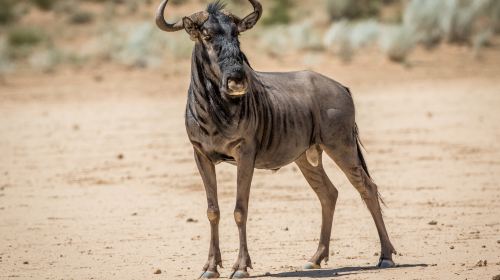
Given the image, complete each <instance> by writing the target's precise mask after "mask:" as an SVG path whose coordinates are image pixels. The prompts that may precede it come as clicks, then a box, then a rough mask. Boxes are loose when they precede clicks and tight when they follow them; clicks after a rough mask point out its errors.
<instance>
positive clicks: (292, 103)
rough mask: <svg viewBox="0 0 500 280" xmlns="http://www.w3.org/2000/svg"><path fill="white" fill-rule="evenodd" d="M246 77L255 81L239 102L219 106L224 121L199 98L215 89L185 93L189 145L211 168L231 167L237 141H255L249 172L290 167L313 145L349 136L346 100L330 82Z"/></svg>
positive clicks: (296, 75) (309, 77)
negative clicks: (223, 164) (219, 164)
mask: <svg viewBox="0 0 500 280" xmlns="http://www.w3.org/2000/svg"><path fill="white" fill-rule="evenodd" d="M246 67H248V68H249V66H248V65H247V66H246ZM249 72H250V68H249ZM193 74H195V73H193ZM252 75H253V76H252V77H251V78H250V79H255V80H253V81H252V82H250V84H251V87H250V88H249V89H248V91H249V92H248V93H247V94H246V95H245V96H244V97H241V99H238V100H226V101H225V102H227V104H226V106H227V108H225V109H224V110H226V111H227V113H226V114H227V116H228V118H227V119H224V118H222V117H220V116H219V115H220V112H218V113H216V110H221V108H219V107H217V106H216V105H215V104H216V102H214V101H212V100H211V99H210V98H211V97H210V96H204V95H203V91H207V90H214V89H216V88H210V89H207V88H204V89H201V90H200V89H199V88H198V89H195V88H194V87H191V88H190V90H189V95H188V102H187V108H186V128H187V132H188V136H189V139H190V140H191V142H192V143H194V144H195V145H196V147H197V148H198V149H200V150H201V151H203V153H204V154H206V155H207V156H209V157H210V159H211V160H213V161H214V162H221V161H226V162H230V163H235V162H234V155H233V154H232V153H233V148H234V146H235V145H237V144H238V143H239V142H240V141H255V142H256V145H257V147H258V149H257V150H258V152H257V154H256V158H255V168H259V169H277V168H280V167H282V166H284V165H287V164H289V163H292V162H294V161H295V160H296V159H297V158H298V157H299V156H300V155H301V154H303V153H304V151H305V150H307V149H308V148H309V147H311V146H313V145H316V144H322V143H323V141H326V142H327V143H329V144H334V142H335V141H338V140H342V139H341V138H342V137H343V135H345V133H343V132H344V131H346V130H350V131H351V132H352V128H353V126H354V105H353V101H352V97H351V94H350V93H349V91H348V90H347V89H346V88H345V87H343V86H342V85H341V84H339V83H337V82H335V81H334V80H331V79H329V78H327V77H325V76H323V75H320V74H318V73H315V72H311V71H300V72H290V73H264V72H253V73H252ZM198 78H199V77H198ZM193 79H197V77H193ZM198 82H199V84H204V83H203V82H201V81H198ZM198 82H196V84H198ZM196 90H198V91H196ZM351 134H352V133H348V135H349V136H348V137H349V138H350V136H351ZM339 138H340V139H339ZM347 140H350V139H347Z"/></svg>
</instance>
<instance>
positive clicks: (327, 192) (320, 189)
mask: <svg viewBox="0 0 500 280" xmlns="http://www.w3.org/2000/svg"><path fill="white" fill-rule="evenodd" d="M310 149H315V153H316V154H317V155H318V160H317V166H313V165H312V164H311V161H310V160H308V158H307V155H306V154H305V153H304V154H303V155H302V156H300V157H299V158H298V159H297V160H296V161H295V163H296V164H297V166H298V167H299V169H300V171H301V172H302V174H303V175H304V177H305V178H306V180H307V182H308V183H309V185H310V186H311V188H312V189H313V190H314V192H315V193H316V195H317V196H318V199H319V201H320V203H321V216H322V220H321V235H320V238H319V244H318V249H317V250H316V253H315V254H314V255H313V256H312V257H311V258H310V259H309V262H308V263H307V264H306V265H305V266H304V268H305V269H314V268H320V267H321V261H322V260H324V261H325V262H326V261H328V254H329V247H330V235H331V230H332V221H333V213H334V211H335V204H336V202H337V197H338V191H337V189H336V188H335V186H334V185H333V184H332V182H331V181H330V179H328V176H327V175H326V173H325V170H324V169H323V163H322V160H321V155H322V151H321V149H319V148H318V147H317V146H316V147H311V148H310Z"/></svg>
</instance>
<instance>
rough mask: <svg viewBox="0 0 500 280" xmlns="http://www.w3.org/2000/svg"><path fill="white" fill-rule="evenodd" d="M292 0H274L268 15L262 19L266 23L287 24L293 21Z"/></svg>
mask: <svg viewBox="0 0 500 280" xmlns="http://www.w3.org/2000/svg"><path fill="white" fill-rule="evenodd" d="M292 7H293V3H292V0H273V1H272V4H271V7H270V8H269V12H267V13H266V14H267V16H266V17H265V18H264V19H263V20H262V23H263V24H264V25H273V24H287V23H289V22H290V21H291V19H292V18H291V16H290V10H291V8H292Z"/></svg>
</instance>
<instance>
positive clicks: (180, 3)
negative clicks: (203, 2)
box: [169, 0, 188, 5]
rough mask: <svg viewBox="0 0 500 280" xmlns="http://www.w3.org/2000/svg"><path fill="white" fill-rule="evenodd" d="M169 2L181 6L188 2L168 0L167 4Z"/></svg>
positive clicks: (184, 0) (186, 0)
mask: <svg viewBox="0 0 500 280" xmlns="http://www.w3.org/2000/svg"><path fill="white" fill-rule="evenodd" d="M170 2H172V4H173V5H183V4H186V3H187V2H188V0H170V1H169V4H170Z"/></svg>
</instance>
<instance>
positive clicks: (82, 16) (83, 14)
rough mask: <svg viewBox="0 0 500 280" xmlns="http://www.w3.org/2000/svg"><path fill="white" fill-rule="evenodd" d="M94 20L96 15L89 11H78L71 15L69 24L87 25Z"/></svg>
mask: <svg viewBox="0 0 500 280" xmlns="http://www.w3.org/2000/svg"><path fill="white" fill-rule="evenodd" d="M93 20H94V14H92V13H91V12H88V11H82V10H77V11H75V12H74V13H72V14H71V16H70V18H69V22H70V23H72V24H87V23H90V22H92V21H93Z"/></svg>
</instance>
